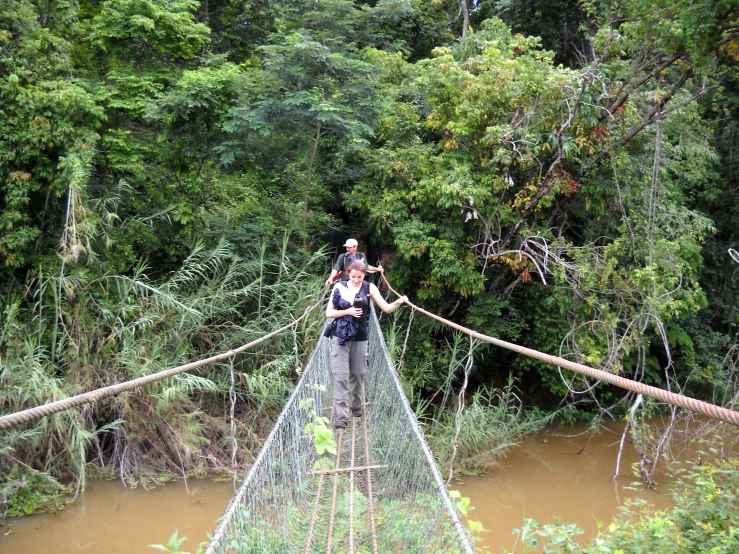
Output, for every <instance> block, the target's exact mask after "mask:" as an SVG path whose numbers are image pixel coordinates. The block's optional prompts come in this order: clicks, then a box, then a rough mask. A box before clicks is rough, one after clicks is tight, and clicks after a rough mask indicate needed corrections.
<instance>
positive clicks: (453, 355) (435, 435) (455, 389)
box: [384, 316, 554, 473]
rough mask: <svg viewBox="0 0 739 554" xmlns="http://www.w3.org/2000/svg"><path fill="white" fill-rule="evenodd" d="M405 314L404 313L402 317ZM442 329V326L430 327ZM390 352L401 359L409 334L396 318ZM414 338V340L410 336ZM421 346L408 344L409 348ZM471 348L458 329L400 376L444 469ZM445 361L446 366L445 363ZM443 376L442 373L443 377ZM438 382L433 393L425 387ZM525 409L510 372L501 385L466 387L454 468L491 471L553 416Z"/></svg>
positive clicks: (390, 327) (390, 335) (387, 330)
mask: <svg viewBox="0 0 739 554" xmlns="http://www.w3.org/2000/svg"><path fill="white" fill-rule="evenodd" d="M401 317H402V316H401ZM431 330H432V331H433V332H436V333H438V332H439V331H441V330H442V329H440V328H439V327H438V325H433V326H432V327H431ZM384 331H385V333H386V336H387V337H386V338H387V343H388V347H389V349H390V351H391V352H392V353H393V355H394V356H395V359H396V364H397V363H398V362H399V359H398V357H399V356H400V353H401V350H402V343H403V340H404V338H405V329H404V328H403V325H401V324H400V323H399V321H398V318H396V319H395V320H393V322H392V324H390V325H386V326H385V329H384ZM411 340H412V339H411ZM414 347H415V348H422V347H423V346H417V345H414V344H412V342H411V343H409V346H408V349H411V348H414ZM468 349H469V338H468V337H467V336H466V335H463V334H461V333H454V334H452V335H451V338H450V339H449V340H447V341H446V342H445V343H444V344H443V350H442V351H441V352H439V353H438V354H439V355H438V356H435V357H434V361H428V360H426V361H422V362H420V363H416V364H415V366H412V367H411V365H410V364H408V361H407V360H406V361H405V362H404V364H403V372H402V373H403V374H402V378H403V381H404V388H405V391H406V395H407V396H408V398H409V400H410V401H411V403H412V404H413V405H414V408H415V411H416V415H417V416H418V418H419V421H421V423H422V424H423V425H424V428H425V433H426V437H427V439H428V441H429V444H430V445H431V448H432V450H433V451H434V453H435V455H436V456H437V459H438V461H439V464H440V465H441V467H442V468H444V469H446V468H448V465H449V462H450V460H451V458H452V453H453V450H454V442H455V435H456V426H457V408H458V393H459V388H460V387H461V384H462V379H463V376H464V367H465V363H466V360H467V354H468ZM443 362H446V367H442V366H441V363H443ZM439 375H441V378H439ZM430 382H437V383H439V385H438V389H437V390H436V391H435V392H433V393H432V394H429V393H428V392H425V393H424V392H423V391H422V387H424V385H427V384H428V383H430ZM553 417H554V415H551V416H544V417H542V416H539V415H534V414H531V413H527V412H526V411H525V410H524V408H523V403H522V402H521V399H520V397H519V396H518V392H517V389H516V380H515V379H514V378H513V377H512V376H509V378H508V381H507V383H506V385H505V386H504V387H502V388H497V389H496V388H492V387H486V386H477V388H476V389H474V390H471V391H470V390H468V392H467V394H466V395H465V398H464V406H463V410H462V412H461V413H460V414H459V424H460V432H459V436H458V437H456V443H457V455H456V457H455V462H454V463H455V470H461V471H463V472H468V473H473V472H482V471H487V470H489V469H490V468H492V467H493V466H495V465H496V464H497V463H498V462H499V460H500V459H501V458H502V457H503V456H504V455H505V453H506V452H507V450H508V449H509V448H511V447H513V446H516V445H517V444H519V443H520V441H521V439H523V438H524V437H525V436H527V435H529V434H531V433H535V432H537V431H539V430H541V429H542V427H543V426H544V425H546V423H547V422H548V421H549V420H550V419H552V418H553Z"/></svg>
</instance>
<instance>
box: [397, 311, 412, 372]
mask: <svg viewBox="0 0 739 554" xmlns="http://www.w3.org/2000/svg"><path fill="white" fill-rule="evenodd" d="M414 313H416V310H414V309H413V308H411V315H410V317H409V318H408V328H407V329H406V330H405V339H404V340H403V350H402V351H401V353H400V360H398V375H400V373H401V369H402V368H403V360H404V359H405V349H406V347H407V346H408V337H409V336H410V334H411V323H413V314H414Z"/></svg>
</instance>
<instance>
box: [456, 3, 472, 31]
mask: <svg viewBox="0 0 739 554" xmlns="http://www.w3.org/2000/svg"><path fill="white" fill-rule="evenodd" d="M459 9H460V11H461V12H462V40H464V39H466V38H467V30H468V29H469V28H470V11H469V10H468V9H467V0H459Z"/></svg>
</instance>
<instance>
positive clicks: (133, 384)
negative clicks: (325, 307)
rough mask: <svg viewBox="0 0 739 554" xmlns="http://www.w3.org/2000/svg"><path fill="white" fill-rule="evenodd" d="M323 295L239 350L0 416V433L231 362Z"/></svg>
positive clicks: (310, 310) (235, 349)
mask: <svg viewBox="0 0 739 554" xmlns="http://www.w3.org/2000/svg"><path fill="white" fill-rule="evenodd" d="M326 294H327V291H325V292H324V293H323V295H321V298H320V299H319V300H318V302H316V303H315V304H313V305H312V306H310V307H308V308H306V310H305V311H304V312H303V315H301V316H300V317H298V318H297V319H294V320H293V321H292V322H291V323H288V324H287V325H285V326H284V327H280V328H279V329H277V330H275V331H272V332H271V333H268V334H266V335H264V336H262V337H260V338H258V339H256V340H253V341H251V342H249V343H247V344H244V345H242V346H239V347H238V348H234V349H232V350H229V351H228V352H223V353H221V354H216V355H215V356H210V357H209V358H203V359H202V360H197V361H194V362H190V363H189V364H185V365H181V366H177V367H173V368H171V369H165V370H163V371H159V372H157V373H152V374H151V375H146V376H144V377H139V378H137V379H132V380H130V381H125V382H123V383H118V384H115V385H109V386H107V387H102V388H99V389H96V390H93V391H89V392H85V393H82V394H78V395H76V396H70V397H69V398H65V399H63V400H57V401H56V402H49V403H48V404H43V405H41V406H36V407H34V408H28V409H27V410H22V411H20V412H15V413H12V414H8V415H4V416H1V417H0V430H5V429H11V428H13V427H15V426H16V425H20V424H21V423H28V422H29V421H33V420H34V419H39V418H42V417H46V416H49V415H52V414H55V413H58V412H63V411H65V410H69V409H70V408H75V407H77V406H82V405H83V404H92V403H94V402H98V401H99V400H102V399H103V398H107V397H108V396H113V395H116V394H120V393H122V392H126V391H130V390H133V389H136V388H139V387H143V386H144V385H148V384H149V383H154V382H156V381H161V380H162V379H167V378H168V377H172V376H174V375H179V374H180V373H185V372H187V371H192V370H193V369H197V368H199V367H203V366H205V365H210V364H214V363H216V362H220V361H223V360H227V359H229V358H232V357H233V356H236V355H237V354H241V353H242V352H245V351H246V350H248V349H249V348H252V347H253V346H256V345H258V344H260V343H262V342H265V341H266V340H269V339H271V338H272V337H274V336H276V335H279V334H280V333H282V332H283V331H286V330H287V329H290V328H291V327H294V326H296V325H297V324H298V323H300V322H301V321H302V320H303V319H305V318H306V317H307V316H308V314H310V313H311V312H312V311H313V310H315V309H316V308H317V307H318V306H320V305H321V304H323V300H324V298H325V297H326Z"/></svg>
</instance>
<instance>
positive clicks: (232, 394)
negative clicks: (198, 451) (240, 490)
mask: <svg viewBox="0 0 739 554" xmlns="http://www.w3.org/2000/svg"><path fill="white" fill-rule="evenodd" d="M228 366H229V369H230V372H231V390H230V391H229V398H230V400H231V411H230V415H231V417H230V419H229V421H231V467H232V468H233V472H234V480H233V487H234V492H236V490H237V488H236V473H237V472H236V448H237V445H236V418H235V417H234V412H235V411H236V377H235V375H234V357H233V356H231V357H230V358H229V359H228Z"/></svg>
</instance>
